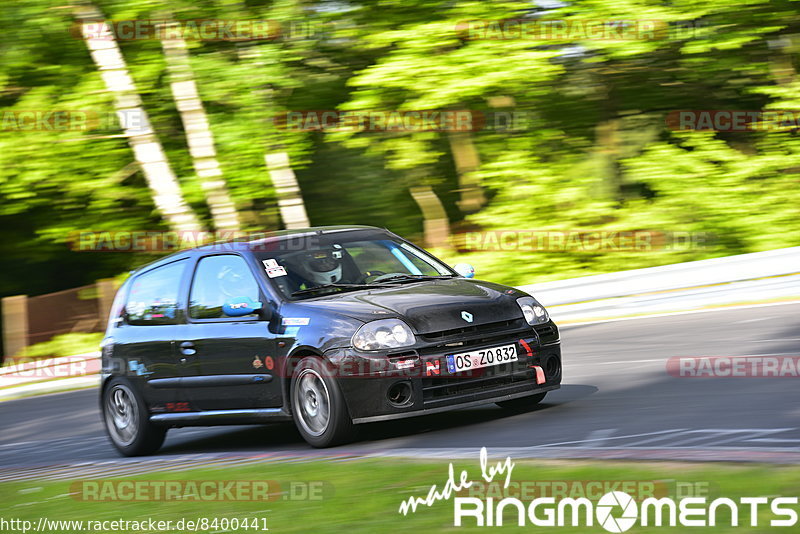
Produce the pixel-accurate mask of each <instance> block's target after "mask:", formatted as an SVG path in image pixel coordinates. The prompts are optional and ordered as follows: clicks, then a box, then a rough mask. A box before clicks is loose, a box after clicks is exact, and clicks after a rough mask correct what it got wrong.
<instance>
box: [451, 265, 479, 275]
mask: <svg viewBox="0 0 800 534" xmlns="http://www.w3.org/2000/svg"><path fill="white" fill-rule="evenodd" d="M453 270H455V272H457V273H458V274H460V275H461V276H463V277H464V278H475V267H473V266H472V265H470V264H469V263H457V264H455V265H454V266H453Z"/></svg>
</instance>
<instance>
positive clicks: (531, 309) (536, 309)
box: [517, 297, 550, 326]
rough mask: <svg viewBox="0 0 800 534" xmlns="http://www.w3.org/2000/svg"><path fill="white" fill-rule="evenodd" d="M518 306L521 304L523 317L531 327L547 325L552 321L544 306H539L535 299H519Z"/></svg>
mask: <svg viewBox="0 0 800 534" xmlns="http://www.w3.org/2000/svg"><path fill="white" fill-rule="evenodd" d="M517 304H519V307H520V309H521V310H522V315H524V316H525V320H526V321H527V322H528V324H529V325H531V326H533V325H537V324H543V323H546V322H547V321H548V320H549V319H550V316H549V315H548V313H547V310H545V309H544V306H542V305H541V304H539V302H538V301H537V300H536V299H535V298H533V297H522V298H518V299H517Z"/></svg>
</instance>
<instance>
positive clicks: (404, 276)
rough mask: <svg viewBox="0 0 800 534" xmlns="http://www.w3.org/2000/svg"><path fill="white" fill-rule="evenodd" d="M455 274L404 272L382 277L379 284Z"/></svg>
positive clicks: (417, 280) (435, 278) (414, 280)
mask: <svg viewBox="0 0 800 534" xmlns="http://www.w3.org/2000/svg"><path fill="white" fill-rule="evenodd" d="M456 276H458V275H455V274H443V275H438V276H437V275H431V274H404V273H397V274H395V275H392V276H387V277H386V278H381V279H380V281H379V282H378V284H383V283H386V282H388V283H392V282H420V281H422V282H424V281H426V280H443V279H447V278H455V277H456Z"/></svg>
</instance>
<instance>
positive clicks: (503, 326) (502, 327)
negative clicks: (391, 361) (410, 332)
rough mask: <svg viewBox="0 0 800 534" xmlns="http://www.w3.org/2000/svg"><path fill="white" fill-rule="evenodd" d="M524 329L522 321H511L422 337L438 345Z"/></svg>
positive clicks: (451, 330)
mask: <svg viewBox="0 0 800 534" xmlns="http://www.w3.org/2000/svg"><path fill="white" fill-rule="evenodd" d="M521 327H522V319H510V320H508V321H497V322H495V323H486V324H480V325H474V326H462V327H460V328H453V329H450V330H440V331H439V332H428V333H427V334H421V335H420V337H421V338H422V339H424V340H425V341H428V342H431V343H438V342H440V341H443V340H445V339H448V338H451V337H464V336H471V335H474V334H479V335H483V334H493V333H495V332H505V331H507V330H517V329H519V328H521Z"/></svg>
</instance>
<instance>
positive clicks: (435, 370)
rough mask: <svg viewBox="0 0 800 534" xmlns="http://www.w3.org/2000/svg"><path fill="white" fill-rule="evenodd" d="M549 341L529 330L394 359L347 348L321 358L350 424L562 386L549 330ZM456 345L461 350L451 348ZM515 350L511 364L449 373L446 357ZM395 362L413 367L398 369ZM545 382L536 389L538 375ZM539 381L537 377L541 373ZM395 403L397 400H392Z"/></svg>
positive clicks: (557, 349)
mask: <svg viewBox="0 0 800 534" xmlns="http://www.w3.org/2000/svg"><path fill="white" fill-rule="evenodd" d="M542 326H543V327H546V328H549V329H550V331H549V334H550V335H549V336H543V335H540V334H539V333H537V331H535V330H533V329H531V328H530V327H527V328H524V329H522V330H519V331H515V332H506V333H503V334H500V335H493V336H489V337H480V338H477V339H475V338H473V339H467V340H458V341H455V342H454V340H452V339H448V340H443V341H446V342H443V343H431V344H428V345H420V346H417V347H415V348H414V350H406V351H402V352H397V353H380V354H374V353H362V352H359V351H355V350H354V349H352V348H347V349H335V350H332V351H329V352H327V353H326V354H325V356H326V357H327V359H328V360H329V361H330V362H331V363H333V364H334V366H336V368H337V371H338V372H337V376H338V377H339V380H338V383H339V385H340V387H341V390H342V393H343V395H344V397H345V402H346V403H347V406H348V409H349V412H350V416H351V418H352V419H353V422H354V423H367V422H372V421H384V420H390V419H400V418H404V417H413V416H417V415H425V414H431V413H438V412H442V411H447V410H451V409H455V408H464V407H470V406H477V405H481V404H488V403H492V402H500V401H504V400H510V399H514V398H519V397H525V396H530V395H536V394H538V393H542V392H545V391H551V390H554V389H558V388H559V387H560V384H561V344H560V340H559V339H558V330H557V328H556V327H555V325H554V324H552V323H548V324H547V325H542ZM457 343H463V345H460V346H456V344H457ZM512 343H513V344H514V345H515V346H516V348H517V358H518V361H516V362H509V363H504V364H500V365H495V366H491V367H484V368H481V369H478V370H474V371H462V372H459V373H450V372H449V371H448V369H447V360H446V356H447V355H448V354H453V353H457V352H466V351H473V350H479V349H483V348H488V347H496V346H500V345H507V344H512ZM399 362H405V365H409V362H414V365H413V367H407V368H401V367H399V366H398V363H399ZM536 367H539V368H540V369H541V372H543V373H544V381H542V380H541V378H540V380H539V382H540V383H537V369H536ZM540 377H541V373H540ZM398 387H401V388H404V390H405V391H407V392H408V395H407V396H408V398H407V399H406V400H404V401H403V402H393V400H392V399H390V396H392V395H390V393H391V392H392V391H396V388H398ZM395 400H396V397H395Z"/></svg>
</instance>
